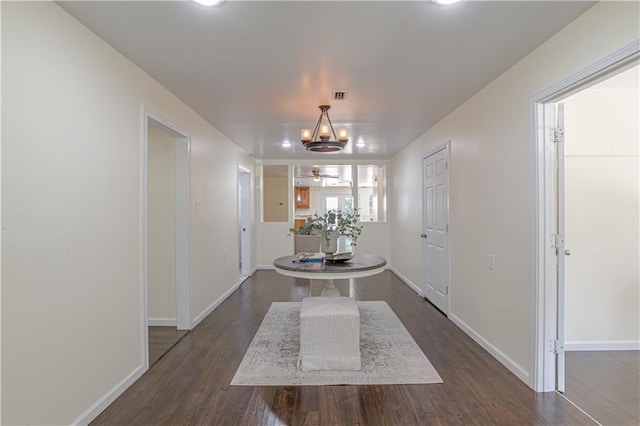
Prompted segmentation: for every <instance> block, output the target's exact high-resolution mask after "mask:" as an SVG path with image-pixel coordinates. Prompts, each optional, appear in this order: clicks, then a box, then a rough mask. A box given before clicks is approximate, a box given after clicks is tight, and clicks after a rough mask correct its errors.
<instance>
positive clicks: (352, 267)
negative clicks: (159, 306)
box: [273, 253, 387, 297]
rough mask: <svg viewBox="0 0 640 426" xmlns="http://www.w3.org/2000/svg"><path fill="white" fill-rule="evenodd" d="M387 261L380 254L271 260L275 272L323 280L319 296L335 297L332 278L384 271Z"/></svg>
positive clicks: (335, 290)
mask: <svg viewBox="0 0 640 426" xmlns="http://www.w3.org/2000/svg"><path fill="white" fill-rule="evenodd" d="M386 264H387V261H386V260H385V259H384V258H383V257H380V256H373V255H370V254H359V253H358V254H356V255H355V256H354V257H353V259H351V260H348V261H346V262H339V263H334V262H329V261H323V262H300V261H299V260H298V257H297V256H284V257H279V258H277V259H276V260H274V261H273V266H274V267H275V268H276V272H278V273H280V274H282V275H286V276H288V277H294V278H308V279H310V280H325V281H326V285H325V286H324V289H323V290H322V292H321V293H320V295H321V296H326V297H337V296H340V291H339V290H338V289H337V288H336V286H335V282H334V280H339V279H349V278H362V277H368V276H371V275H376V274H379V273H380V272H382V271H384V266H385V265H386Z"/></svg>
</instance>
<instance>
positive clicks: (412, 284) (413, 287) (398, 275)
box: [389, 266, 424, 297]
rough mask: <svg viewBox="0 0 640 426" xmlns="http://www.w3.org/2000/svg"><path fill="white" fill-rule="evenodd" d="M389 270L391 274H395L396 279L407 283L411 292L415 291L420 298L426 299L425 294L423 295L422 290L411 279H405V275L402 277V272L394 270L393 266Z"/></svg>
mask: <svg viewBox="0 0 640 426" xmlns="http://www.w3.org/2000/svg"><path fill="white" fill-rule="evenodd" d="M389 270H390V271H391V272H393V273H394V274H395V276H396V277H398V278H400V281H402V282H403V283H405V284H406V285H407V287H409V288H410V289H411V290H413V291H415V292H416V293H417V294H418V296H420V297H424V294H422V290H420V287H418V286H417V285H415V284H414V283H413V282H412V281H411V280H410V279H409V278H407V277H405V276H404V275H402V274H401V273H400V271H398V270H397V269H396V268H394V267H393V266H390V267H389Z"/></svg>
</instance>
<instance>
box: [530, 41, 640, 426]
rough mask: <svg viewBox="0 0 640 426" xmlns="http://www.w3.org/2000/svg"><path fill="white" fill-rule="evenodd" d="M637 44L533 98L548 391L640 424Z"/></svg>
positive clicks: (599, 414)
mask: <svg viewBox="0 0 640 426" xmlns="http://www.w3.org/2000/svg"><path fill="white" fill-rule="evenodd" d="M638 55H639V49H638V45H637V44H636V45H635V46H630V47H629V48H627V49H623V50H622V51H620V52H618V54H617V55H613V56H612V57H610V58H605V60H603V61H601V63H598V64H596V65H594V66H593V67H591V69H590V70H586V71H585V72H584V73H581V74H578V75H576V76H574V77H572V78H570V79H568V80H567V81H565V82H561V83H559V85H558V86H556V87H553V88H551V89H549V91H548V94H543V95H541V96H540V97H539V99H536V100H534V101H535V112H536V127H535V128H536V129H537V142H538V155H539V157H538V167H537V170H538V181H537V182H538V206H539V209H538V248H539V250H538V277H539V279H538V301H539V303H538V308H539V309H538V318H539V319H540V318H542V319H543V321H538V327H539V329H538V343H537V344H538V352H537V356H538V360H539V362H540V363H541V365H542V368H541V369H538V376H537V380H538V385H539V386H538V389H539V390H544V391H548V390H558V391H560V392H562V393H563V395H564V396H565V397H566V398H568V399H570V400H571V401H572V402H573V403H575V404H576V405H578V406H579V407H580V408H581V409H583V410H584V411H585V412H587V413H588V414H589V415H590V416H592V417H593V418H594V419H595V420H597V421H598V422H600V423H602V424H638V423H640V418H639V414H638V413H639V411H640V372H639V371H638V370H639V365H640V302H639V297H640V294H639V288H640V284H639V281H640V278H639V272H638V264H637V259H638V257H639V255H640V253H639V242H640V230H639V223H638V217H640V216H639V214H640V210H639V199H640V186H639V170H638V166H639V161H638V160H639V158H640V157H639V153H640V133H639V119H638V117H639V113H640V112H639V101H640V88H639V81H640V67H639V65H638Z"/></svg>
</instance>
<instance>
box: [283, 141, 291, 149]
mask: <svg viewBox="0 0 640 426" xmlns="http://www.w3.org/2000/svg"><path fill="white" fill-rule="evenodd" d="M282 146H283V147H285V148H289V147H290V146H291V142H289V141H288V140H285V141H284V142H282Z"/></svg>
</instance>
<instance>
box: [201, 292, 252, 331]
mask: <svg viewBox="0 0 640 426" xmlns="http://www.w3.org/2000/svg"><path fill="white" fill-rule="evenodd" d="M240 284H241V283H239V282H237V283H235V284H234V285H233V286H232V287H231V288H230V289H229V290H227V291H225V292H224V294H223V295H222V296H220V297H219V298H218V300H216V301H214V302H213V303H212V304H211V305H209V307H208V308H206V309H205V310H204V311H202V312H201V313H200V314H199V315H198V316H196V317H195V318H194V319H193V321H191V328H192V329H193V328H194V327H195V326H196V325H198V324H200V322H201V321H202V320H203V319H205V318H206V317H207V315H209V314H210V313H211V312H213V311H214V310H215V309H216V308H217V307H218V306H220V304H221V303H222V302H224V301H225V300H227V298H228V297H229V296H231V294H232V293H233V292H234V291H236V290H237V289H238V287H240Z"/></svg>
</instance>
